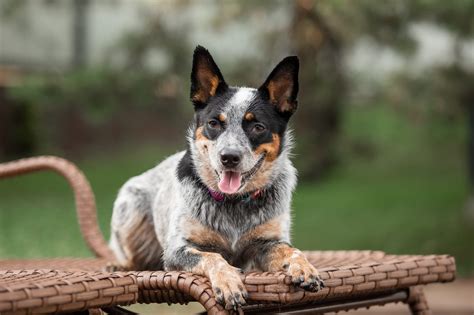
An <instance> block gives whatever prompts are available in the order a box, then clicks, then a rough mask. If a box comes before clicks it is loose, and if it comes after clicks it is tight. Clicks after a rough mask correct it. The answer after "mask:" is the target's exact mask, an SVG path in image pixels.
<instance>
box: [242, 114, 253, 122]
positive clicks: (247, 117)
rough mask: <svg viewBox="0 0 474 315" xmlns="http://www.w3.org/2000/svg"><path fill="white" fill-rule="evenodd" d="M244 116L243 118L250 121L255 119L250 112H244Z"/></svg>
mask: <svg viewBox="0 0 474 315" xmlns="http://www.w3.org/2000/svg"><path fill="white" fill-rule="evenodd" d="M244 118H245V120H248V121H251V120H254V119H255V116H254V114H252V113H246V114H245V116H244Z"/></svg>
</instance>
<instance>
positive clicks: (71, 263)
mask: <svg viewBox="0 0 474 315" xmlns="http://www.w3.org/2000/svg"><path fill="white" fill-rule="evenodd" d="M45 169H49V170H54V171H56V172H58V173H59V174H61V175H63V176H64V177H65V178H66V179H67V180H68V182H69V184H70V185H71V187H72V188H73V190H74V194H75V200H76V208H77V215H78V221H79V226H80V229H81V232H82V235H83V237H84V239H85V241H86V243H87V245H88V246H89V247H90V249H91V250H92V251H93V252H94V254H95V255H96V256H97V258H57V259H38V260H3V261H2V260H0V314H35V313H52V312H73V311H84V313H90V314H100V313H103V312H104V311H105V312H110V313H114V312H116V311H117V310H116V309H114V308H111V307H114V306H118V305H130V304H133V303H169V304H172V303H180V304H184V303H188V302H191V301H197V302H199V303H201V304H202V305H203V307H204V308H205V310H206V311H207V312H208V313H209V314H228V311H226V310H224V309H223V308H222V307H221V306H220V305H219V304H217V303H216V301H215V298H214V295H213V292H212V290H211V286H210V284H209V282H208V280H207V279H206V278H205V277H202V276H198V275H194V274H191V273H187V272H178V271H174V272H165V271H127V272H125V271H123V272H108V271H107V266H108V265H109V264H110V263H113V261H114V256H113V254H112V253H111V251H110V250H109V249H108V247H107V243H106V241H105V240H104V238H103V236H102V233H101V231H100V229H99V227H98V224H97V216H96V208H95V200H94V195H93V193H92V190H91V188H90V186H89V183H88V182H87V180H86V178H85V177H84V175H83V174H82V173H81V171H79V170H78V169H77V167H75V166H74V165H73V164H71V163H70V162H68V161H66V160H64V159H60V158H56V157H37V158H29V159H23V160H19V161H14V162H10V163H4V164H0V177H8V176H14V175H19V174H24V173H29V172H33V171H38V170H45ZM306 255H307V257H308V258H309V260H310V261H311V262H312V263H313V264H314V265H315V266H317V267H318V268H319V270H320V272H321V276H322V278H323V279H324V280H325V283H326V288H324V289H323V290H321V291H319V292H317V293H310V292H305V291H303V290H301V289H297V288H295V287H294V286H293V285H292V284H291V281H290V278H289V277H288V276H286V275H285V274H284V273H248V274H245V275H243V278H244V283H245V285H246V287H247V290H248V292H249V300H248V302H249V306H246V307H245V308H244V311H245V313H269V312H272V313H274V312H282V311H284V312H288V311H294V312H297V313H298V314H303V313H308V314H309V313H312V314H314V313H324V312H331V311H339V310H350V309H356V308H360V307H369V306H373V305H383V304H386V303H392V302H403V303H406V304H408V306H409V309H410V310H411V312H412V313H413V314H429V313H430V311H429V308H428V305H427V303H426V300H425V297H424V295H423V291H422V288H421V287H420V285H422V284H428V283H434V282H449V281H453V280H454V277H455V261H454V258H453V257H451V256H448V255H430V256H400V255H386V254H385V253H383V252H377V251H376V252H374V251H321V252H319V251H313V252H306Z"/></svg>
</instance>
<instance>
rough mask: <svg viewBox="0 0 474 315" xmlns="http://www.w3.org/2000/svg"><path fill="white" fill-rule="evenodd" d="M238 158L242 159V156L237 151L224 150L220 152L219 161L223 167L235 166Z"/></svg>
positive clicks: (237, 163)
mask: <svg viewBox="0 0 474 315" xmlns="http://www.w3.org/2000/svg"><path fill="white" fill-rule="evenodd" d="M240 160H242V156H241V154H240V152H239V151H236V150H225V151H223V152H222V153H221V163H222V165H224V166H225V167H236V166H237V165H239V163H240Z"/></svg>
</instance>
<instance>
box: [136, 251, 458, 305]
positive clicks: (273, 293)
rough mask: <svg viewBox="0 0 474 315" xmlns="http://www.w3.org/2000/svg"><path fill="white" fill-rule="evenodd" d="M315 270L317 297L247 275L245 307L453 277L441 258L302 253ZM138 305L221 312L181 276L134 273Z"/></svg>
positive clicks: (284, 282) (285, 280)
mask: <svg viewBox="0 0 474 315" xmlns="http://www.w3.org/2000/svg"><path fill="white" fill-rule="evenodd" d="M305 254H306V255H307V257H308V258H309V260H310V261H311V262H312V263H313V264H314V265H315V266H316V267H318V269H319V271H320V274H321V277H322V278H323V280H324V281H325V284H326V288H324V289H322V290H321V291H319V292H317V293H312V292H307V291H304V290H302V289H299V288H295V287H294V286H293V285H292V283H291V279H290V277H289V276H287V275H285V274H284V273H248V274H246V275H245V276H244V283H245V285H246V288H247V290H248V292H249V300H248V302H249V304H262V303H281V304H293V303H294V304H299V303H303V302H306V303H313V302H322V301H328V300H343V299H346V298H349V297H355V296H367V295H371V294H379V293H383V292H392V291H395V290H400V289H404V288H409V287H412V286H416V285H421V284H428V283H433V282H448V281H453V280H454V278H455V269H456V267H455V261H454V258H453V257H451V256H447V255H430V256H397V255H384V254H383V253H382V252H365V251H340V252H338V251H336V252H305ZM134 274H135V275H136V276H137V279H138V286H139V289H140V290H139V302H142V303H152V302H153V303H163V302H165V303H183V302H186V301H188V300H190V299H193V300H198V301H199V302H200V303H201V304H202V305H204V307H205V308H206V310H208V311H209V312H210V313H220V312H222V311H223V309H222V307H221V306H220V305H218V304H217V303H216V301H215V299H214V296H213V293H212V290H211V286H210V284H209V282H208V281H207V279H205V278H203V277H200V276H196V275H192V274H189V273H184V272H161V271H160V272H138V273H134Z"/></svg>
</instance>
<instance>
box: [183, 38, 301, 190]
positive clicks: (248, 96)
mask: <svg viewBox="0 0 474 315" xmlns="http://www.w3.org/2000/svg"><path fill="white" fill-rule="evenodd" d="M298 68H299V62H298V58H297V57H287V58H285V59H283V60H282V61H281V62H280V63H279V64H278V65H277V66H276V67H275V69H274V70H273V71H272V72H271V73H270V75H269V76H268V78H267V79H266V81H265V82H264V83H263V84H262V86H261V87H260V88H258V89H253V88H241V87H230V86H228V85H227V83H226V82H225V80H224V77H223V76H222V74H221V72H220V70H219V68H218V67H217V65H216V63H215V62H214V60H213V58H212V56H211V55H210V53H209V52H208V51H207V50H206V49H205V48H203V47H201V46H198V47H197V48H196V50H195V51H194V57H193V68H192V73H191V100H192V102H193V104H194V108H195V123H194V127H193V128H192V129H191V130H190V132H191V134H190V135H189V139H188V140H189V142H190V147H191V152H192V158H193V162H194V167H195V169H196V171H197V173H198V176H199V177H200V178H201V180H202V181H203V183H204V184H205V185H206V186H208V187H209V188H210V189H212V190H216V191H220V192H222V193H225V194H239V193H246V192H251V191H255V190H258V189H261V188H264V187H265V186H266V185H268V184H269V183H270V182H271V180H272V179H273V177H274V176H275V173H276V171H277V169H278V167H280V166H279V163H278V161H279V159H280V158H281V155H282V153H285V154H286V150H287V148H288V147H289V145H290V144H289V142H290V140H289V139H287V138H288V135H287V132H286V128H287V124H288V120H289V118H290V117H291V115H292V114H293V113H294V112H295V110H296V107H297V100H296V96H297V93H298Z"/></svg>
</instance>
